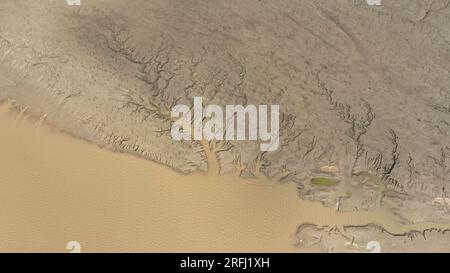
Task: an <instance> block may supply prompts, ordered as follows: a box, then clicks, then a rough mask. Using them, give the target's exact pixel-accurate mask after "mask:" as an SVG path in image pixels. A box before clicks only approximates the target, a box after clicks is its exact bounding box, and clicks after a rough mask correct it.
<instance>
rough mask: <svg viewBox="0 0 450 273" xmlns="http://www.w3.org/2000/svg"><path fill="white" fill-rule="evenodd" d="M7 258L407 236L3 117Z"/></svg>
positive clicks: (363, 218) (256, 184)
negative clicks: (319, 237) (307, 230)
mask: <svg viewBox="0 0 450 273" xmlns="http://www.w3.org/2000/svg"><path fill="white" fill-rule="evenodd" d="M0 154H1V156H0V210H1V213H0V251H18V252H22V251H44V252H48V251H51V252H65V251H67V250H66V244H67V242H69V241H78V242H80V244H81V247H82V251H83V252H97V251H102V252H104V251H105V252H110V251H132V252H134V251H150V252H153V251H158V252H169V251H170V252H171V251H176V252H185V251H187V252H203V251H206V252H215V251H223V252H234V251H239V252H255V251H256V252H296V251H301V250H300V249H298V248H297V247H296V246H295V245H296V236H295V231H296V228H297V227H298V226H299V225H300V224H302V223H314V224H319V225H347V224H352V225H361V224H367V223H379V224H382V225H384V226H385V227H387V228H388V229H390V230H391V231H394V232H402V231H406V230H407V229H408V227H405V226H402V225H400V224H398V223H397V222H396V221H395V220H394V219H393V218H391V217H390V215H389V214H387V213H385V212H381V211H380V212H355V213H337V212H335V211H334V210H333V209H329V208H325V207H323V206H322V205H321V204H320V203H317V202H309V201H303V200H301V199H300V198H299V197H298V193H297V189H296V186H295V185H294V184H293V183H285V184H281V183H279V182H276V181H271V180H268V179H243V178H239V177H237V176H236V175H224V176H214V175H206V174H202V173H196V174H191V175H183V174H179V173H177V172H175V171H173V170H171V169H170V168H167V167H165V166H162V165H160V164H157V163H154V162H149V161H146V160H143V159H140V158H136V157H133V156H131V155H128V154H120V153H114V152H111V151H107V150H104V149H101V148H99V147H97V146H95V145H93V144H90V143H87V142H85V141H83V140H79V139H75V138H72V137H70V136H68V135H66V134H64V133H61V132H58V131H55V130H53V129H52V128H50V127H48V126H47V125H45V124H39V123H36V122H30V121H27V120H25V119H24V118H22V117H19V116H17V114H12V113H7V111H6V108H5V105H3V108H2V111H1V113H0Z"/></svg>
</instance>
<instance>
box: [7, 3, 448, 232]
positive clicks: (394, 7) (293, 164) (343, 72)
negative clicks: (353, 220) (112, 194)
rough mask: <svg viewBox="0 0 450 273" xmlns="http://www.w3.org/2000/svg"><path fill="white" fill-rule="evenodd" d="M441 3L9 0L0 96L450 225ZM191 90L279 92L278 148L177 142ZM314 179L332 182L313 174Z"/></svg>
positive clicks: (200, 160)
mask: <svg viewBox="0 0 450 273" xmlns="http://www.w3.org/2000/svg"><path fill="white" fill-rule="evenodd" d="M449 6H450V1H448V0H433V1H432V0H427V1H419V0H400V1H393V0H392V1H388V0H383V1H382V5H381V6H369V5H368V4H367V3H366V1H357V0H354V1H350V0H347V1H345V0H339V1H264V0H261V1H256V0H250V1H217V0H215V1H193V0H184V1H176V0H170V1H167V0H164V1H163V0H161V1H156V0H155V1H144V0H135V1H123V0H108V1H107V0H96V1H83V2H82V5H81V6H80V7H74V6H68V5H66V3H65V1H54V0H44V1H27V0H14V1H13V0H4V1H1V3H0V88H1V89H0V100H1V101H6V100H8V99H9V100H10V102H11V104H12V105H14V107H15V108H16V109H17V110H18V111H21V112H22V114H24V115H30V116H35V117H41V118H45V120H46V122H48V123H49V124H51V125H52V126H54V127H56V128H59V129H61V130H64V131H66V132H68V133H70V134H72V135H74V136H78V137H80V138H83V139H86V140H88V141H90V142H93V143H96V144H98V145H99V146H101V147H105V148H107V149H110V150H113V151H120V152H125V153H131V154H134V155H136V156H140V157H143V158H145V159H148V160H152V161H155V162H159V163H162V164H164V165H168V166H170V167H172V168H173V169H175V170H177V171H179V172H182V173H191V172H196V171H207V170H208V169H209V170H211V162H209V166H208V158H211V156H214V157H216V158H217V159H218V160H217V162H218V165H217V166H216V169H217V171H218V172H220V173H222V174H224V173H230V172H236V171H238V172H239V173H240V174H241V176H242V177H254V176H268V177H272V176H274V175H278V178H279V179H280V180H281V181H283V182H287V181H290V182H294V183H297V185H298V191H299V195H300V198H302V199H305V200H313V201H321V202H322V203H323V205H325V206H328V207H335V208H336V209H337V210H339V211H345V212H349V211H375V210H378V209H382V210H386V211H389V212H391V213H393V214H395V215H396V216H397V217H399V218H400V219H401V220H402V221H403V222H404V223H405V224H415V223H423V222H431V223H438V224H448V223H450V214H449V210H450V195H449V192H450V187H449V183H450V169H449V164H450V163H449V160H450V75H449V74H450V28H449V27H448V25H449V23H450V8H449ZM30 86H32V87H33V88H30ZM194 96H202V97H203V98H204V101H206V103H207V104H218V105H225V104H244V105H245V104H255V105H258V104H279V105H280V110H281V112H282V116H281V117H282V118H281V132H280V133H281V145H280V149H279V150H278V151H276V152H270V153H261V152H260V150H259V144H258V143H256V142H210V143H199V142H175V141H173V140H172V138H171V136H170V132H169V130H170V124H171V120H170V109H171V107H172V106H173V105H174V104H176V103H185V104H190V103H192V99H193V97H194ZM208 167H209V168H208ZM315 177H328V178H330V179H334V180H336V181H337V182H338V183H336V184H335V185H332V186H325V187H319V186H317V185H314V184H312V183H311V179H312V178H315ZM299 224H300V223H299ZM361 229H367V227H361ZM371 230H372V229H371ZM371 230H370V232H372V231H371ZM367 232H369V231H367ZM445 238H447V237H445Z"/></svg>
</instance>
